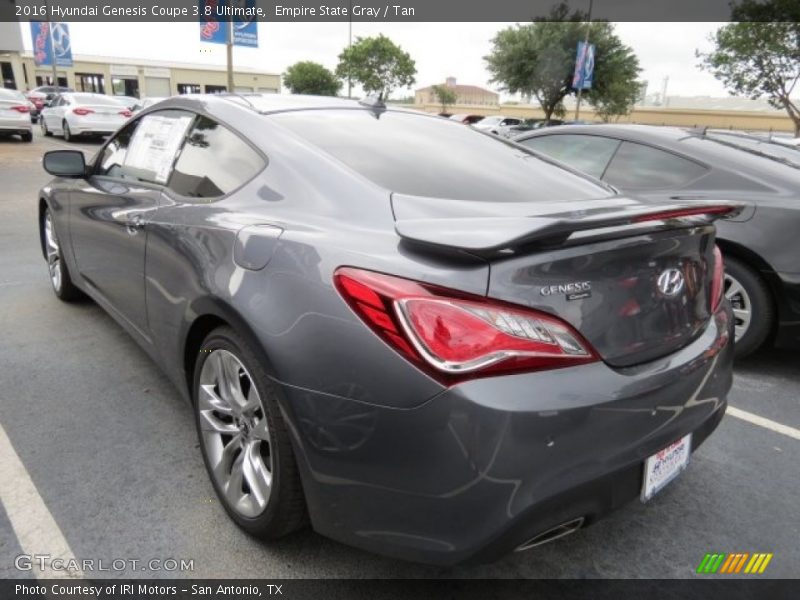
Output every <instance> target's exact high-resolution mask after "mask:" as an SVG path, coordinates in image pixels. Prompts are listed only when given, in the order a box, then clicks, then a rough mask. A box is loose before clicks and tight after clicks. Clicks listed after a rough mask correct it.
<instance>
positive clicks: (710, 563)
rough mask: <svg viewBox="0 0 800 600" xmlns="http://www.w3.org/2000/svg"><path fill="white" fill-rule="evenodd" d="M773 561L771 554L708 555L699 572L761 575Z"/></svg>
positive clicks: (701, 563) (698, 568)
mask: <svg viewBox="0 0 800 600" xmlns="http://www.w3.org/2000/svg"><path fill="white" fill-rule="evenodd" d="M771 560H772V553H771V552H770V553H765V552H756V553H753V554H750V553H749V552H737V553H733V554H706V555H705V556H704V557H703V560H702V561H700V565H699V566H698V567H697V572H698V573H700V574H701V575H722V574H739V575H756V574H759V575H760V574H761V573H763V572H764V571H765V570H766V569H767V565H768V564H769V561H771Z"/></svg>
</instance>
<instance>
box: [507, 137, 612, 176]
mask: <svg viewBox="0 0 800 600" xmlns="http://www.w3.org/2000/svg"><path fill="white" fill-rule="evenodd" d="M521 143H522V144H523V145H525V146H528V147H529V148H532V149H534V150H536V151H538V152H541V153H542V154H546V155H547V156H550V157H552V158H555V159H556V160H560V161H561V162H563V163H566V164H568V165H570V166H571V167H574V168H575V169H578V170H579V171H583V172H584V173H588V174H589V175H591V176H592V177H597V178H598V179H599V178H600V177H602V176H603V172H604V171H605V170H606V166H608V161H610V160H611V157H612V156H614V151H616V149H617V146H619V140H615V139H613V138H606V137H599V136H596V135H543V136H540V137H534V138H530V139H527V140H524V141H522V142H521Z"/></svg>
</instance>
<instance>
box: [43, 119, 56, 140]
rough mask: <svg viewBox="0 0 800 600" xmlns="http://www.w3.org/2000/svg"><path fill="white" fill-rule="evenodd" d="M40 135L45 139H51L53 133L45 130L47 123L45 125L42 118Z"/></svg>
mask: <svg viewBox="0 0 800 600" xmlns="http://www.w3.org/2000/svg"><path fill="white" fill-rule="evenodd" d="M42 133H43V134H44V136H45V137H51V136H52V135H53V132H52V131H50V130H49V129H48V128H47V123H45V121H44V118H42Z"/></svg>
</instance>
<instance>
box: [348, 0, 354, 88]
mask: <svg viewBox="0 0 800 600" xmlns="http://www.w3.org/2000/svg"><path fill="white" fill-rule="evenodd" d="M347 28H348V34H347V36H348V37H347V49H348V50H349V49H350V48H352V47H353V0H350V8H349V9H348V11H347ZM350 69H351V67H350V62H349V61H348V63H347V97H348V98H352V97H353V96H352V94H353V80H352V78H351V77H350Z"/></svg>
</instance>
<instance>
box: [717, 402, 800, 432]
mask: <svg viewBox="0 0 800 600" xmlns="http://www.w3.org/2000/svg"><path fill="white" fill-rule="evenodd" d="M725 414H728V415H730V416H732V417H736V418H737V419H741V420H742V421H747V422H748V423H752V424H753V425H758V426H760V427H765V428H767V429H771V430H772V431H774V432H776V433H782V434H783V435H788V436H789V437H790V438H794V439H796V440H800V429H795V428H794V427H789V426H788V425H784V424H783V423H778V422H777V421H772V420H771V419H765V418H764V417H759V416H758V415H754V414H753V413H750V412H747V411H745V410H742V409H741V408H736V407H735V406H731V405H730V404H729V405H728V410H727V411H726V412H725Z"/></svg>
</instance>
